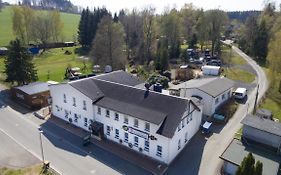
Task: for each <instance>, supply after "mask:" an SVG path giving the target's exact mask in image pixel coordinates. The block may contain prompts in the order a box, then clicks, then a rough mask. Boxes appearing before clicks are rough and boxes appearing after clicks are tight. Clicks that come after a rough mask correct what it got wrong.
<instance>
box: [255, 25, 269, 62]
mask: <svg viewBox="0 0 281 175" xmlns="http://www.w3.org/2000/svg"><path fill="white" fill-rule="evenodd" d="M268 43H269V35H268V30H267V28H266V23H265V21H264V20H262V21H261V24H260V25H259V26H258V31H257V36H256V37H255V40H254V48H253V49H254V51H253V52H254V56H255V58H256V59H257V60H258V61H261V62H265V61H266V56H267V51H268V50H267V46H268Z"/></svg>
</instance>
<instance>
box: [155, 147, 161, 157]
mask: <svg viewBox="0 0 281 175" xmlns="http://www.w3.org/2000/svg"><path fill="white" fill-rule="evenodd" d="M156 156H158V157H162V146H159V145H157V153H156Z"/></svg>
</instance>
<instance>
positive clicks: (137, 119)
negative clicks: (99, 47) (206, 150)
mask: <svg viewBox="0 0 281 175" xmlns="http://www.w3.org/2000/svg"><path fill="white" fill-rule="evenodd" d="M141 83H142V82H141V81H139V80H138V79H137V78H136V77H134V76H132V75H130V74H128V73H126V72H124V71H115V72H112V73H109V74H105V75H101V76H96V77H91V78H85V79H81V80H76V81H72V82H67V83H61V84H57V85H51V86H50V91H51V97H52V114H53V115H54V116H56V117H59V118H61V119H63V120H66V121H69V122H71V123H72V124H74V125H76V126H78V127H80V128H83V129H84V130H87V131H91V132H92V134H93V135H95V138H98V139H110V140H112V141H114V142H117V143H120V144H122V145H124V146H127V147H129V148H131V149H132V150H135V151H137V152H139V153H141V154H145V155H147V156H149V157H151V158H154V159H156V160H158V161H161V162H163V163H166V164H169V163H171V161H172V160H173V159H174V158H175V157H176V156H177V155H178V154H179V153H180V151H181V150H182V149H183V148H184V147H185V145H186V144H187V143H188V141H189V140H190V139H191V137H192V136H193V135H194V134H195V133H196V132H197V131H198V129H199V127H200V123H201V118H202V107H201V106H200V105H198V104H197V103H196V104H195V102H193V101H192V100H188V99H184V98H180V97H174V96H170V95H164V94H161V93H157V92H154V91H147V90H145V89H141V88H136V87H134V86H137V85H139V84H141Z"/></svg>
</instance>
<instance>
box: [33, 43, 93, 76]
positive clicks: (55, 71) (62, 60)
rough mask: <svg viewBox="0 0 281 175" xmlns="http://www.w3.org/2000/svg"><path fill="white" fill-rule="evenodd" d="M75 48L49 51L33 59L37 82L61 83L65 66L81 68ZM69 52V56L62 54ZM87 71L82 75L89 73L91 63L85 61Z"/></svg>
mask: <svg viewBox="0 0 281 175" xmlns="http://www.w3.org/2000/svg"><path fill="white" fill-rule="evenodd" d="M75 48H76V47H72V48H64V50H62V49H50V50H48V51H47V52H46V53H44V54H43V55H41V56H40V57H35V58H34V63H35V65H36V68H37V70H38V72H37V73H38V77H39V81H47V80H48V71H49V80H53V81H58V82H61V81H63V78H64V73H65V69H66V67H67V66H71V67H79V68H81V69H82V68H83V67H84V64H83V60H81V59H79V58H78V57H79V56H78V55H77V54H75V53H74V50H75ZM66 50H69V51H71V52H72V54H71V55H65V54H64V52H65V51H66ZM85 64H86V66H87V70H85V71H84V72H83V71H82V73H91V71H92V68H91V63H90V61H85Z"/></svg>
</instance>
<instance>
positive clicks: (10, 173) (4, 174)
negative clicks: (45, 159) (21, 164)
mask: <svg viewBox="0 0 281 175" xmlns="http://www.w3.org/2000/svg"><path fill="white" fill-rule="evenodd" d="M0 174H1V175H39V174H41V175H52V174H53V173H51V172H49V171H47V172H42V165H41V164H38V165H34V166H31V167H27V168H21V169H10V168H5V167H4V168H0Z"/></svg>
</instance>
